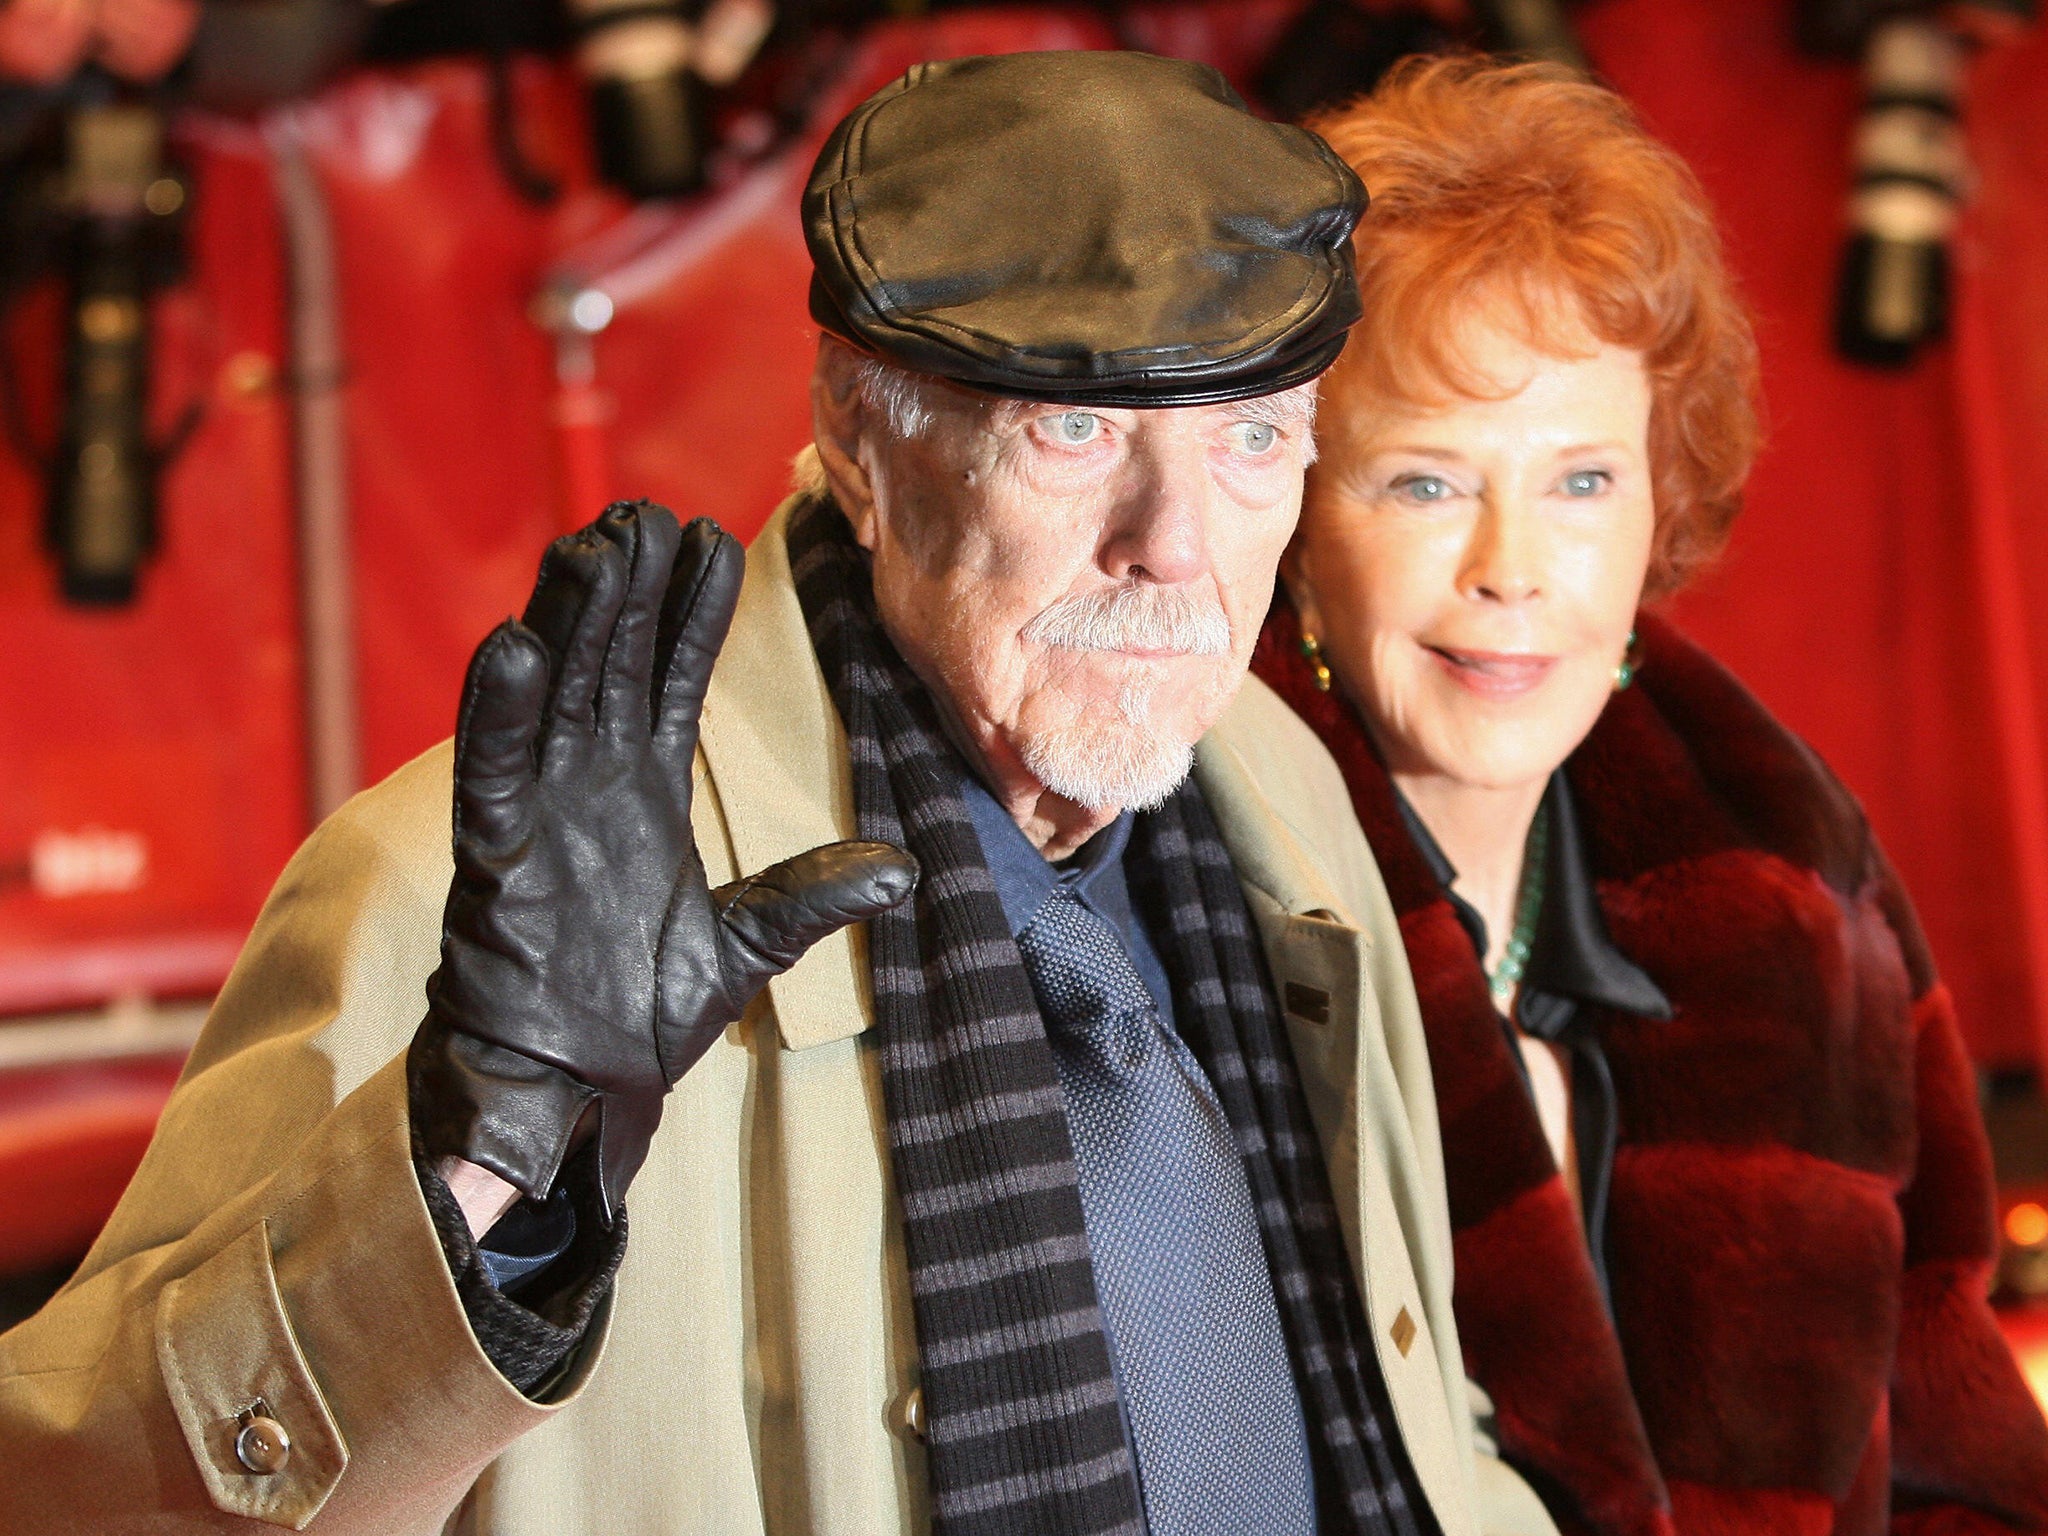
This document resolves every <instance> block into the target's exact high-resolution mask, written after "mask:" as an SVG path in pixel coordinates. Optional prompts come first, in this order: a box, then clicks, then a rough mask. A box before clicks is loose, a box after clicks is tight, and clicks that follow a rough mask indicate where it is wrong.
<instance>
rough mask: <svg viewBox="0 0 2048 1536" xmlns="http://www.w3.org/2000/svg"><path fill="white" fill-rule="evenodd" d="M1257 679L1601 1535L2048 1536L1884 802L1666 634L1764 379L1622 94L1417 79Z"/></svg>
mask: <svg viewBox="0 0 2048 1536" xmlns="http://www.w3.org/2000/svg"><path fill="white" fill-rule="evenodd" d="M1316 126H1318V127H1319V128H1320V129H1321V130H1322V132H1323V133H1324V134H1325V135H1326V136H1327V137H1328V138H1329V139H1330V141H1331V142H1332V143H1333V144H1334V145H1335V146H1336V147H1337V149H1338V151H1339V152H1340V153H1341V154H1343V155H1344V156H1345V158H1346V159H1348V160H1349V161H1350V162H1351V164H1352V166H1353V167H1354V168H1355V169H1356V170H1357V171H1358V173H1359V175H1360V177H1361V178H1362V179H1363V180H1364V182H1365V184H1366V185H1367V187H1369V188H1370V189H1371V192H1372V199H1373V201H1372V206H1371V209H1370V210H1369V211H1368V213H1367V215H1366V218H1365V220H1364V222H1363V223H1362V224H1361V225H1360V228H1359V232H1358V235H1357V250H1358V256H1359V265H1360V277H1361V284H1362V287H1363V289H1364V291H1365V292H1366V293H1367V294H1369V295H1371V296H1372V301H1371V305H1370V313H1369V315H1368V317H1367V319H1366V321H1365V323H1364V324H1363V325H1362V326H1361V327H1360V328H1359V330H1358V331H1357V332H1356V333H1354V335H1353V338H1352V341H1351V343H1350V346H1349V349H1348V350H1347V352H1346V354H1345V356H1344V359H1343V360H1342V362H1341V363H1340V364H1339V366H1338V368H1337V369H1336V370H1335V371H1334V372H1333V373H1332V374H1331V375H1329V377H1328V378H1327V379H1326V381H1325V384H1324V401H1323V407H1322V414H1321V418H1320V433H1319V437H1320V441H1321V444H1322V459H1321V461H1320V463H1319V464H1318V465H1317V467H1316V469H1315V470H1314V471H1312V473H1311V477H1310V486H1309V494H1308V500H1307V506H1306V509H1305V511H1304V515H1303V520H1302V527H1301V531H1300V534H1299V536H1298V538H1297V540H1296V543H1295V546H1294V548H1293V549H1292V550H1291V551H1290V553H1289V557H1288V561H1287V563H1286V566H1285V570H1284V576H1285V591H1284V596H1283V599H1282V600H1281V601H1280V602H1279V603H1278V604H1277V605H1276V607H1275V611H1274V613H1273V616H1272V619H1271V622H1270V624H1269V626H1268V628H1267V631H1266V633H1265V635H1264V636H1263V638H1262V640H1261V643H1260V648H1259V655H1258V659H1257V662H1256V665H1257V667H1258V670H1259V671H1260V672H1261V674H1262V675H1263V676H1264V677H1265V678H1266V679H1267V681H1268V682H1270V683H1272V684H1273V685H1274V686H1275V687H1276V688H1278V689H1279V690H1280V692H1281V693H1282V694H1283V695H1284V696H1285V697H1286V698H1287V699H1288V700H1289V701H1290V702H1291V703H1292V704H1293V705H1294V706H1295V708H1296V709H1298V710H1299V711H1300V712H1301V713H1302V715H1303V716H1304V717H1305V718H1307V719H1308V720H1309V722H1310V723H1311V724H1312V725H1314V726H1315V727H1316V729H1317V730H1318V731H1319V732H1320V733H1321V735H1322V737H1323V739H1324V740H1325V741H1326V742H1327V743H1328V745H1329V746H1330V748H1331V750H1332V752H1333V753H1334V754H1335V755H1336V757H1337V759H1338V762H1339V763H1340V764H1341V765H1342V767H1343V769H1344V772H1345V775H1346V778H1347V782H1348V785H1349V788H1350V790H1351V794H1352V797H1353V800H1354V802H1355V804H1356V806H1357V810H1358V814H1359V817H1360V820H1361V821H1362V822H1363V823H1364V825H1365V828H1366V831H1367V833H1368V834H1369V836H1370V837H1371V839H1372V842H1373V846H1374V848H1375V850H1376V851H1377V853H1378V856H1379V859H1380V862H1381V865H1382V868H1383V869H1384V871H1385V874H1386V878H1387V883H1388V885H1389V887H1390V889H1391V891H1392V894H1393V897H1394V903H1395V906H1396V908H1397V910H1398V911H1399V912H1400V913H1401V915H1402V932H1403V936H1404V938H1405V940H1406V943H1407V946H1408V957H1409V960H1410V963H1411V966H1412V969H1413V970H1414V973H1415V979H1416V986H1417V991H1418V994H1419V997H1420V1000H1421V1004H1422V1010H1423V1015H1424V1020H1425V1023H1426V1025H1427V1028H1428V1033H1429V1039H1430V1047H1431V1055H1432V1062H1433V1066H1434V1071H1435V1078H1436V1092H1437V1101H1438V1108H1439V1111H1440V1118H1441V1122H1442V1128H1443V1136H1444V1146H1445V1158H1446V1163H1447V1169H1448V1174H1449V1185H1450V1192H1451V1217H1452V1222H1453V1225H1454V1228H1455V1230H1456V1236H1457V1248H1456V1258H1457V1272H1458V1278H1457V1293H1456V1299H1457V1308H1458V1322H1459V1328H1460V1332H1461V1334H1462V1336H1463V1338H1464V1342H1465V1349H1466V1357H1467V1365H1468V1368H1469V1370H1470V1373H1471V1375H1472V1377H1473V1379H1474V1380H1475V1381H1476V1382H1477V1383H1478V1385H1479V1386H1480V1387H1481V1388H1483V1389H1484V1390H1485V1392H1486V1393H1487V1394H1489V1395H1490V1397H1491V1399H1492V1402H1493V1405H1494V1409H1495V1421H1494V1423H1495V1432H1496V1434H1497V1436H1498V1439H1499V1441H1500V1444H1501V1448H1502V1451H1503V1453H1504V1454H1505V1455H1506V1456H1507V1457H1508V1458H1509V1459H1510V1460H1512V1461H1513V1462H1515V1463H1516V1464H1517V1465H1518V1466H1519V1467H1520V1468H1521V1469H1522V1470H1523V1471H1524V1472H1526V1473H1527V1474H1528V1475H1529V1477H1530V1479H1531V1481H1532V1482H1533V1483H1534V1484H1535V1485H1536V1486H1537V1487H1538V1488H1539V1489H1540V1490H1541V1491H1542V1492H1543V1493H1544V1496H1545V1498H1546V1500H1547V1502H1549V1503H1550V1505H1551V1506H1552V1511H1553V1513H1554V1514H1555V1515H1556V1516H1557V1517H1558V1519H1559V1521H1560V1523H1561V1524H1562V1525H1563V1526H1564V1528H1565V1529H1566V1530H1567V1531H1598V1532H1669V1531H1677V1532H1688V1533H1702V1532H1712V1533H1715V1536H1719V1533H1723V1532H1729V1533H1733V1532H1745V1533H1748V1532H1783V1533H1788V1536H1789V1533H1794V1532H1797V1533H1801V1536H1805V1533H1821V1532H1830V1531H1834V1532H1842V1533H1862V1532H1879V1531H1884V1530H1887V1529H1890V1530H1893V1531H1900V1532H1937V1531H1938V1532H1992V1531H2005V1530H2008V1529H2013V1528H2018V1529H2026V1530H2038V1529H2044V1528H2048V1430H2044V1427H2043V1424H2042V1421H2041V1416H2040V1414H2039V1412H2038V1410H2037V1409H2036V1408H2035V1406H2034V1404H2033V1402H2032V1400H2031V1398H2030V1397H2029V1396H2028V1394H2027V1391H2026V1388H2025V1386H2024V1384H2023V1383H2022V1381H2021V1379H2020V1376H2019V1373H2018V1371H2017V1369H2016V1368H2015V1366H2014V1364H2013V1362H2012V1360H2011V1357H2010V1355H2009V1354H2008V1353H2007V1351H2006V1349H2005V1347H2004V1345H2003V1343H2002V1341H2001V1339H2000V1337H1999V1335H1998V1333H1997V1331H1996V1328H1995V1326H1994V1324H1993V1321H1992V1318H1991V1315H1990V1312H1989V1310H1988V1308H1987V1307H1986V1304H1985V1299H1984V1298H1985V1291H1986V1278H1987V1273H1988V1270H1989V1266H1990V1263H1991V1257H1992V1253H1993V1228H1992V1211H1991V1200H1990V1169H1989V1160H1988V1155H1987V1152H1986V1148H1985V1142H1984V1137H1983V1132H1982V1129H1981V1127H1980V1125H1979V1123H1978V1120H1977V1115H1976V1109H1975V1105H1974V1097H1973V1092H1972V1085H1971V1079H1970V1070H1969V1067H1968V1064H1967V1062H1966V1060H1965V1057H1964V1054H1963V1051H1962V1048H1961V1045H1960V1044H1959V1042H1958V1038H1957V1034H1956V1030H1955V1025H1954V1020H1953V1018H1952V1015H1951V1011H1950V1006H1949V1002H1948V997H1947V994H1946V993H1945V992H1944V990H1943V989H1942V988H1941V986H1940V985H1939V984H1938V983H1937V982H1936V980H1935V978H1934V974H1933V970H1932V967H1931V964H1930V961H1929V958H1928V955H1927V951H1926V946H1925V945H1924V943H1923V942H1922V939H1921V936H1920V931H1919V929H1918V927H1917V925H1916V924H1915V922H1914V919H1913V915H1912V910H1911V907H1910V906H1909V904H1908V903H1907V901H1906V898H1905V896H1904V893H1903V892H1902V891H1901V890H1900V888H1899V885H1898V882H1897V880H1896V878H1895V877H1894V876H1893V874H1892V872H1891V870H1890V868H1889V866H1888V865H1887V864H1886V862H1885V860H1884V856H1883V854H1882V853H1881V852H1880V851H1879V849H1878V848H1877V846H1876V844H1875V842H1874V841H1873V840H1872V838H1871V835H1870V832H1869V829H1868V827H1867V826H1866V825H1865V823H1864V820H1863V817H1862V815H1861V813H1860V811H1859V810H1858V808H1857V806H1856V803H1855V802H1854V800H1853V799H1852V798H1851V797H1850V796H1849V794H1848V793H1847V792H1846V791H1845V790H1844V789H1843V788H1842V787H1841V785H1840V784H1839V783H1837V782H1836V780H1835V779H1834V778H1833V777H1831V776H1830V774H1829V773H1828V771H1827V769H1826V768H1825V767H1824V766H1823V765H1822V764H1821V763H1820V762H1819V761H1818V760H1817V759H1816V758H1815V757H1814V756H1813V755H1812V753H1811V752H1810V751H1809V750H1808V749H1807V748H1806V747H1805V746H1803V745H1802V744H1801V743H1800V742H1799V741H1798V740H1797V739H1795V738H1794V737H1793V736H1791V735H1790V734H1789V733H1788V732H1786V731H1785V730H1784V729H1783V728H1782V727H1781V726H1779V725H1778V724H1777V723H1776V722H1775V721H1774V720H1772V719H1771V718H1770V716H1769V715H1768V714H1767V713H1766V712H1765V711H1764V710H1763V708H1762V707H1761V706H1760V705H1759V704H1758V703H1757V702H1756V701H1755V700H1754V699H1753V698H1751V697H1750V696H1749V695H1748V694H1747V693H1746V692H1744V690H1743V689H1742V687H1741V685H1740V684H1738V683H1737V682H1736V681H1735V680H1734V679H1733V678H1731V677H1730V676H1729V675H1728V674H1727V673H1726V672H1724V671H1722V670H1721V669H1720V668H1719V667H1718V666H1717V665H1716V664H1715V663H1714V662H1713V661H1712V660H1711V659H1710V658H1709V657H1707V656H1705V655H1704V654H1702V653H1701V652H1700V651H1698V650H1697V649H1695V648H1694V647H1693V646H1691V645H1690V644H1688V643H1687V642H1686V641H1685V640H1684V639H1683V638H1682V637H1681V636H1680V635H1679V634H1678V633H1677V632H1676V631H1675V630H1673V629H1671V628H1670V627H1668V626H1667V625H1665V624H1663V623H1661V622H1659V621H1658V620H1657V619H1656V618H1654V617H1653V616H1652V615H1650V614H1647V613H1643V614H1639V613H1638V605H1639V603H1640V602H1641V601H1643V600H1645V599H1655V598H1658V597H1661V596H1664V595H1666V594H1668V593H1670V592H1671V591H1673V590H1674V589H1675V588H1677V587H1678V586H1679V585H1680V584H1681V583H1683V582H1684V581H1685V580H1686V578H1687V577H1688V576H1689V575H1690V574H1691V573H1692V572H1693V571H1695V570H1696V569H1697V568H1698V567H1699V566H1700V565H1701V563H1702V562H1704V561H1705V560H1707V559H1709V558H1710V557H1711V556H1712V555H1713V554H1714V553H1715V552H1716V551H1717V550H1718V548H1719V547H1720V545H1721V544H1722V542H1723V541H1724V540H1725V538H1726V536H1727V533H1728V529H1729V525H1730V523H1731V522H1732V520H1733V518H1734V515H1735V511H1736V507H1737V503H1738V497H1739V491H1740V486H1741V482H1742V480H1743V477H1744V475H1745V474H1746V472H1747V469H1748V466H1749V462H1750V458H1751V455H1752V452H1753V448H1754V444H1755V440H1756V428H1755V422H1754V416H1753V411H1752V404H1751V401H1752V394H1753V387H1754V382H1753V381H1754V374H1755V363H1754V347H1753V344H1752V341H1751V337H1750V332H1749V328H1748V323H1747V321H1746V319H1745V318H1744V317H1743V315H1742V313H1741V311H1740V308H1739V307H1738V305H1737V304H1736V302H1735V300H1734V298H1733V295H1732V293H1731V290H1730V286H1729V282H1728V278H1727V276H1726V274H1725V272H1724V270H1723V268H1722V265H1721V260H1720V256H1719V252H1718V248H1717V244H1716V241H1715V237H1714V233H1713V229H1712V226H1711V223H1710V221H1709V218H1708V215H1707V212H1706V210H1705V206H1704V203H1703V200H1702V197H1701V195H1700V192H1699V189H1698V187H1697V186H1696V185H1695V183H1694V182H1693V180H1692V178H1691V176H1690V175H1689V174H1688V173H1687V172H1686V170H1685V169H1684V168H1683V166H1682V165H1681V164H1680V163H1679V162H1678V161H1677V160H1676V158H1675V157H1674V156H1672V155H1671V154H1670V153H1669V152H1668V151H1666V150H1664V149H1663V148H1661V147H1660V146H1658V145H1657V144H1655V143H1654V142H1653V141H1651V140H1650V139H1649V138H1648V137H1646V136H1645V135H1644V134H1643V132H1642V131H1641V129H1640V128H1639V127H1638V126H1637V125H1636V123H1635V121H1634V119H1633V118H1632V117H1631V115H1630V113H1629V112H1628V109H1627V108H1626V107H1625V106H1624V105H1623V104H1622V103H1621V102H1620V101H1619V100H1618V99H1617V98H1616V97H1614V96H1613V95H1612V94H1610V93H1608V92H1606V91H1604V90H1602V89H1600V88H1598V87H1595V86H1592V85H1589V84H1586V83H1583V82H1581V81H1579V80H1577V79H1576V78H1574V77H1570V76H1567V75H1564V74H1562V73H1560V72H1557V71H1554V70H1551V69H1548V68H1546V67H1541V66H1518V67H1502V66H1497V65H1488V64H1485V63H1483V62H1479V61H1473V60H1435V61H1426V62H1425V61H1417V62H1414V63H1412V64H1411V65H1409V66H1407V67H1405V68H1404V69H1402V70H1400V71H1398V72H1397V73H1396V74H1395V75H1394V76H1393V77H1391V78H1390V79H1389V80H1388V82H1387V83H1386V84H1385V85H1383V86H1382V88H1381V89H1380V90H1379V91H1378V92H1377V93H1376V94H1375V95H1374V96H1373V97H1372V98H1370V99H1369V100H1367V101H1365V102H1363V103H1361V104H1359V105H1357V106H1355V107H1353V108H1350V109H1348V110H1346V111H1344V112H1342V113H1339V114H1337V115H1335V116H1333V117H1331V118H1329V119H1328V120H1326V121H1324V122H1322V123H1320V124H1318V125H1316Z"/></svg>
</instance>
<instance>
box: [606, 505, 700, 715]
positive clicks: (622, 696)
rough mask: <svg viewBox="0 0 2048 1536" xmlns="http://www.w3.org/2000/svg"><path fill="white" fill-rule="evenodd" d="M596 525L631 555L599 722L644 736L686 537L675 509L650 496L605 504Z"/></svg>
mask: <svg viewBox="0 0 2048 1536" xmlns="http://www.w3.org/2000/svg"><path fill="white" fill-rule="evenodd" d="M597 531H598V532H599V533H601V534H603V535H604V536H605V537H606V538H607V539H610V540H611V541H612V543H613V544H614V545H615V546H617V548H618V550H619V552H620V554H621V555H622V556H624V558H625V561H626V592H625V598H624V600H623V601H622V602H621V604H620V607H619V617H618V621H617V622H616V623H615V624H614V625H613V626H612V639H611V646H610V649H608V650H607V651H606V652H605V658H604V681H603V684H602V686H601V688H600V691H599V693H598V699H597V720H598V728H599V729H600V730H603V731H605V732H606V733H607V734H610V735H614V736H616V735H620V734H626V735H633V734H638V735H640V736H642V737H644V736H645V734H646V733H647V732H648V731H649V730H650V729H651V728H652V726H653V721H654V704H653V690H654V642H655V636H656V633H657V631H658V630H659V628H660V624H661V617H662V607H663V600H664V598H665V597H666V596H667V592H668V585H669V576H670V573H671V572H672V571H673V569H674V567H675V562H676V550H677V547H678V545H679V544H680V542H681V539H682V530H681V529H680V528H679V527H678V526H677V524H676V519H675V514H674V513H673V512H671V511H669V510H668V508H666V507H660V506H656V505H655V504H654V503H653V502H651V501H621V502H615V503H613V504H612V505H611V506H609V507H607V508H605V510H604V515H603V516H602V517H600V518H599V519H598V520H597Z"/></svg>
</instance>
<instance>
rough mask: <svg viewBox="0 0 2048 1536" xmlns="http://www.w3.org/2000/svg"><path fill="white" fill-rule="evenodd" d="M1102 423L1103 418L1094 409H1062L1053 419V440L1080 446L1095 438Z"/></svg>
mask: <svg viewBox="0 0 2048 1536" xmlns="http://www.w3.org/2000/svg"><path fill="white" fill-rule="evenodd" d="M1101 424H1102V418H1101V417H1100V416H1097V415H1096V414H1095V413H1094V412H1093V411H1062V412H1060V414H1059V415H1057V416H1055V417H1053V419H1052V435H1053V441H1055V442H1060V443H1065V444H1066V445H1067V446H1068V447H1070V448H1075V447H1079V446H1080V445H1081V444H1082V443H1085V442H1089V441H1091V440H1092V439H1093V438H1094V436H1095V430H1096V428H1097V427H1099V426H1101Z"/></svg>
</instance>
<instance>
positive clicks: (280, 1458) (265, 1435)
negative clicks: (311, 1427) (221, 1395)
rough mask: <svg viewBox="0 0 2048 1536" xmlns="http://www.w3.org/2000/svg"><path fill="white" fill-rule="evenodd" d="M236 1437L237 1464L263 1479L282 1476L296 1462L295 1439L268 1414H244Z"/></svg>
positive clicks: (245, 1412) (246, 1412)
mask: <svg viewBox="0 0 2048 1536" xmlns="http://www.w3.org/2000/svg"><path fill="white" fill-rule="evenodd" d="M241 1425H242V1427H241V1429H240V1431H239V1432H238V1433H237V1434H236V1435H235V1460H237V1461H239V1462H240V1463H241V1464H242V1465H243V1466H245V1467H247V1468H248V1469H249V1470H250V1471H251V1472H254V1473H256V1474H257V1475H258V1476H260V1477H268V1476H269V1475H270V1474H271V1473H273V1472H282V1471H283V1470H284V1464H285V1463H286V1462H288V1461H290V1460H291V1459H292V1437H291V1436H290V1435H289V1434H287V1433H286V1432H285V1427H284V1426H283V1425H282V1424H280V1423H278V1422H277V1420H275V1419H273V1418H271V1417H270V1416H269V1415H268V1414H264V1413H252V1412H249V1411H247V1410H244V1411H243V1413H242V1415H241Z"/></svg>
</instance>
